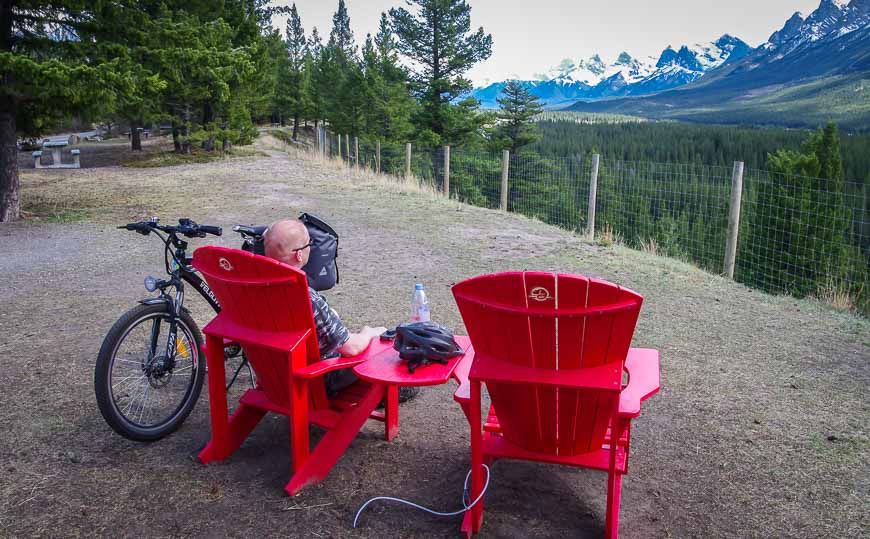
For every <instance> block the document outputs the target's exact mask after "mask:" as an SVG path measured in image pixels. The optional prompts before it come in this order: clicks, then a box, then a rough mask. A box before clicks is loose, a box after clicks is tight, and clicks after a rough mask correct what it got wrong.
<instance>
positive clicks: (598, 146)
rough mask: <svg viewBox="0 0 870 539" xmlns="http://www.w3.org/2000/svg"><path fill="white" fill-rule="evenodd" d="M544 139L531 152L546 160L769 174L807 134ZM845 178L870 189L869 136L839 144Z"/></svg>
mask: <svg viewBox="0 0 870 539" xmlns="http://www.w3.org/2000/svg"><path fill="white" fill-rule="evenodd" d="M537 125H538V128H539V129H540V132H541V134H542V135H543V136H542V137H541V139H540V140H539V141H537V142H536V143H534V144H533V145H531V146H529V150H530V151H533V152H536V153H538V154H540V155H542V156H553V157H565V156H570V155H577V154H582V155H588V154H590V153H600V154H601V155H602V157H603V158H605V159H619V160H623V161H648V162H649V161H651V162H657V163H691V164H704V165H718V166H731V165H732V164H733V163H734V161H743V162H744V163H745V164H746V166H747V167H749V168H757V169H766V168H767V156H768V154H772V153H775V152H776V151H777V150H780V149H791V150H799V149H800V147H801V143H802V142H803V141H805V140H806V138H807V134H808V131H806V130H803V129H782V128H749V127H747V128H742V127H732V126H718V125H698V124H687V123H677V122H642V123H594V124H583V123H577V122H576V121H541V122H538V124H537ZM840 151H841V153H842V157H843V177H844V178H845V179H846V180H849V181H856V182H864V183H870V135H848V134H845V133H843V134H842V135H841V138H840Z"/></svg>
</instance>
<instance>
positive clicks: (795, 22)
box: [759, 0, 870, 55]
mask: <svg viewBox="0 0 870 539" xmlns="http://www.w3.org/2000/svg"><path fill="white" fill-rule="evenodd" d="M868 26H870V1H868V0H852V1H851V2H849V0H822V2H821V4H819V7H818V9H816V10H815V11H814V12H812V13H811V14H810V16H809V17H807V18H806V19H804V17H803V15H802V14H801V13H800V12H796V13H795V14H794V15H792V16H791V18H789V19H788V20H787V21H786V23H785V25H784V26H783V27H782V28H781V29H780V30H777V31H776V32H774V33H773V34H771V35H770V38H768V40H767V42H766V43H764V44H763V45H761V47H759V48H760V49H762V50H767V51H776V52H777V54H779V55H785V54H789V53H791V52H793V51H794V50H796V49H798V48H800V47H801V46H805V45H807V44H810V43H815V42H818V41H822V40H825V39H833V38H837V37H840V36H843V35H846V34H848V33H851V32H854V31H856V30H860V29H862V28H867V27H868Z"/></svg>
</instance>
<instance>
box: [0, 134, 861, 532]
mask: <svg viewBox="0 0 870 539" xmlns="http://www.w3.org/2000/svg"><path fill="white" fill-rule="evenodd" d="M258 145H259V146H260V147H261V148H265V147H266V146H269V145H272V146H273V148H272V149H271V150H269V151H268V153H269V154H270V157H267V158H242V159H234V160H226V161H217V162H211V163H206V164H200V165H183V166H177V167H166V168H156V169H127V168H119V167H107V168H96V169H87V170H66V171H33V170H30V171H27V170H25V171H23V172H22V176H21V177H22V184H23V195H22V196H23V197H24V198H26V197H43V198H45V199H46V200H49V201H51V200H55V201H58V202H60V201H63V202H64V203H65V204H67V206H68V207H69V208H73V209H81V212H78V213H76V212H73V213H68V214H64V215H66V216H67V217H68V218H62V219H59V220H60V221H62V222H48V221H47V220H27V221H23V222H18V223H15V224H11V225H4V226H0V253H2V256H0V274H2V275H3V277H4V279H3V282H2V284H0V345H2V347H3V349H5V350H6V353H5V355H4V361H3V380H4V382H5V383H4V388H3V391H2V392H0V425H2V426H3V434H2V435H0V470H2V480H0V535H2V536H75V535H99V536H254V537H257V536H291V537H443V536H455V535H457V533H458V530H459V522H460V521H459V519H458V518H438V517H434V516H430V515H426V514H424V513H421V512H418V511H415V510H412V509H410V508H405V507H402V506H397V505H388V504H383V503H378V504H375V505H374V506H372V507H371V508H370V509H369V510H368V511H367V512H366V513H365V514H364V515H363V517H362V519H361V526H360V528H359V529H356V530H354V529H352V527H351V523H352V521H353V516H354V513H355V511H356V509H357V508H358V507H359V506H360V505H361V504H362V503H363V502H365V501H366V500H367V499H368V498H370V497H373V496H378V495H393V496H399V497H403V498H409V499H412V500H414V501H417V502H420V503H422V504H425V505H428V506H433V507H435V508H440V509H442V510H453V509H455V508H457V507H459V506H460V494H461V489H462V481H463V478H464V476H465V472H466V470H467V469H468V466H469V445H468V425H467V423H466V421H465V419H464V416H463V415H462V413H461V411H460V409H459V407H458V406H457V405H456V404H455V403H454V402H453V401H452V399H451V396H452V392H453V391H454V388H455V385H453V384H452V383H451V384H449V385H446V386H440V387H436V388H428V389H427V390H426V391H424V392H423V394H421V396H420V397H419V398H417V399H415V400H413V401H411V402H409V403H407V404H405V405H403V406H402V407H401V408H400V433H399V436H398V438H396V439H395V440H394V441H393V442H391V443H386V442H384V441H383V440H382V439H381V436H380V435H381V432H382V427H381V425H380V424H378V423H374V422H370V423H369V424H368V425H367V426H366V427H365V428H364V429H363V431H362V433H360V434H359V435H358V436H357V438H356V440H355V441H354V442H353V443H352V445H351V446H350V448H349V449H348V451H347V452H346V453H345V454H344V456H343V457H342V458H341V459H340V460H339V462H338V464H337V465H336V467H335V468H334V469H333V470H332V473H331V474H330V475H329V477H328V478H327V479H326V480H325V481H324V482H322V483H321V484H319V485H316V486H314V487H311V488H308V489H307V490H305V491H303V493H302V494H300V495H298V496H296V497H292V498H291V497H288V496H286V494H285V493H284V491H283V490H282V487H283V485H284V484H285V483H286V481H287V480H288V478H289V472H290V460H289V459H290V452H289V446H288V444H289V442H288V439H289V436H288V432H287V425H286V421H284V420H282V419H281V418H278V417H270V418H269V419H267V420H265V421H264V422H263V423H261V425H260V426H259V427H258V428H257V429H256V430H255V432H254V434H253V435H252V436H251V438H249V439H248V441H247V442H246V443H245V444H244V445H243V447H242V448H241V449H240V450H239V451H238V452H236V453H235V454H234V455H233V456H232V457H231V458H230V459H229V460H228V461H227V462H226V463H223V464H219V465H210V466H204V465H201V464H200V463H199V462H198V461H197V460H196V454H197V451H198V450H199V449H200V448H201V447H202V446H203V444H205V442H206V441H207V440H208V437H209V426H208V400H207V395H206V392H203V395H202V398H201V401H200V403H199V404H198V405H197V407H196V409H195V410H194V412H193V414H192V415H191V416H190V418H189V419H188V420H187V422H186V423H185V425H184V426H183V427H182V428H181V429H180V430H179V431H178V432H177V433H176V434H174V435H172V436H170V437H168V438H166V439H164V440H162V441H160V442H156V443H151V444H143V443H134V442H130V441H128V440H126V439H123V438H121V437H119V436H117V435H116V434H114V433H113V432H112V431H111V430H110V429H109V428H108V427H107V426H106V424H105V423H104V422H103V419H102V417H101V416H100V414H99V412H98V410H97V406H96V403H95V399H94V391H93V367H94V361H95V357H96V354H97V350H98V349H99V346H100V343H101V341H102V338H103V336H104V335H105V333H106V331H107V330H108V329H109V327H110V326H111V325H112V323H113V322H114V321H115V320H116V319H117V318H118V317H119V316H120V315H121V313H123V312H124V311H125V310H126V309H128V308H130V307H132V306H133V305H134V304H135V302H136V300H137V299H139V298H141V297H143V296H145V295H147V293H146V292H145V291H144V289H143V287H142V284H141V283H142V279H143V278H144V277H145V276H146V275H148V274H153V275H159V274H160V271H161V267H162V266H161V264H162V263H161V256H160V245H159V244H158V243H157V242H156V240H154V239H151V238H144V237H142V236H139V235H136V234H132V233H129V232H124V231H120V230H116V229H115V228H114V226H115V225H118V224H122V223H124V222H127V221H128V220H135V219H140V218H143V217H147V216H150V215H158V216H160V217H161V218H162V219H163V220H164V221H167V222H168V221H172V220H174V219H177V218H178V217H190V218H193V219H194V220H196V221H197V222H200V223H205V224H215V225H222V226H224V227H225V230H226V231H227V233H226V234H225V235H224V237H222V238H220V239H217V240H207V241H201V242H199V244H204V243H207V242H211V243H218V244H222V245H237V244H238V243H239V242H238V238H237V237H234V236H235V235H234V234H232V233H231V232H229V227H230V226H231V225H232V224H234V223H244V224H268V223H269V222H271V221H273V220H275V219H277V218H279V217H283V216H287V215H294V214H297V213H298V212H300V211H303V210H304V211H309V212H312V213H315V214H318V215H320V216H322V217H324V218H325V219H326V220H327V221H329V222H330V223H331V224H333V226H334V227H335V228H336V229H337V230H338V231H339V232H340V234H341V254H340V258H339V263H340V269H341V284H340V285H339V286H338V287H337V288H335V289H334V290H332V291H330V292H327V293H326V295H327V297H328V298H329V300H330V302H331V303H332V304H333V306H334V307H335V308H336V310H337V311H338V312H339V313H341V315H342V317H343V318H344V319H345V321H346V322H347V323H348V325H350V326H352V327H359V326H360V325H362V324H366V323H369V324H371V323H377V324H383V325H392V324H395V323H397V322H401V321H403V320H404V319H405V318H406V316H407V313H406V311H407V309H408V302H409V297H410V292H411V289H412V284H413V283H414V282H416V281H419V282H423V283H424V284H425V285H426V288H427V290H428V292H429V294H430V296H431V299H430V301H431V304H432V311H433V318H434V319H435V320H437V321H439V322H442V323H444V324H445V325H447V326H450V327H452V328H454V329H455V330H456V331H457V332H458V333H463V332H464V331H463V328H462V324H461V320H460V317H459V314H458V311H457V309H456V306H455V303H454V302H453V299H452V297H451V295H450V290H449V286H450V285H451V284H452V283H455V282H457V281H459V280H461V279H464V278H466V277H470V276H473V275H477V274H481V273H485V272H493V271H500V270H507V269H520V270H523V269H527V270H558V271H563V272H574V273H584V274H588V275H593V276H598V277H603V278H605V279H608V280H611V281H614V282H617V283H620V284H623V285H626V286H629V287H631V288H633V289H635V290H637V291H639V292H640V293H642V294H643V295H644V296H645V298H646V301H645V303H644V308H643V311H642V313H641V317H640V322H639V325H638V329H637V332H636V335H635V340H634V344H635V346H643V347H652V348H657V349H659V350H660V351H661V357H662V384H663V389H662V391H661V393H660V394H658V395H656V396H654V397H653V398H651V399H650V400H649V401H647V403H646V406H645V407H644V409H643V412H642V415H641V417H640V418H639V419H638V420H636V421H635V423H634V429H633V433H632V434H633V440H632V461H631V470H630V473H629V475H627V476H626V478H625V480H624V482H623V497H622V511H621V518H620V529H621V531H622V535H623V536H624V537H628V538H631V537H644V538H645V537H713V536H715V537H782V536H794V537H822V536H849V537H855V536H867V534H868V532H867V530H868V529H870V518H868V511H867V507H868V473H867V472H868V469H867V462H868V453H870V451H868V432H867V428H868V424H870V422H868V418H870V410H868V404H870V403H868V398H867V395H868V393H867V387H868V382H870V371H868V367H867V362H868V359H870V324H868V322H867V321H866V320H862V319H859V318H857V317H854V316H852V315H849V314H844V313H838V312H835V311H833V310H831V309H830V308H828V307H826V306H824V305H821V304H818V303H814V302H811V301H797V300H794V299H790V298H785V297H772V296H768V295H765V294H762V293H760V292H757V291H753V290H749V289H747V288H745V287H743V286H741V285H737V284H734V283H732V282H729V281H727V280H725V279H722V278H720V277H717V276H713V275H710V274H707V273H703V272H701V271H699V270H697V269H694V268H693V267H691V266H689V265H686V264H683V263H680V262H676V261H673V260H668V259H663V258H657V257H653V256H650V255H647V254H644V253H640V252H635V251H630V250H626V249H622V248H620V247H608V248H605V247H601V246H597V245H593V244H589V243H586V242H584V241H582V240H580V239H579V238H577V237H576V236H573V235H572V234H570V233H567V232H565V231H562V230H559V229H556V228H553V227H550V226H547V225H544V224H541V223H538V222H535V221H531V220H528V219H525V218H523V217H521V216H517V215H509V214H504V213H500V212H497V211H491V210H485V209H479V208H473V207H469V206H465V205H462V204H459V203H457V202H454V201H446V200H443V199H441V198H438V197H436V196H434V195H432V194H427V193H420V192H416V191H415V190H414V189H405V188H402V187H399V186H395V185H391V184H388V183H386V182H383V181H378V180H374V179H372V178H367V177H352V176H351V175H350V174H349V173H348V172H346V171H343V170H340V169H338V168H336V167H334V166H332V165H330V164H320V163H316V162H313V161H310V160H304V159H300V158H299V157H297V156H295V155H294V156H292V157H288V155H287V154H285V153H283V152H280V151H277V150H278V149H281V148H280V147H279V146H281V144H280V143H278V142H277V141H275V140H274V139H271V138H270V137H265V138H264V139H260V141H259V142H258ZM70 219H74V220H70ZM190 297H191V298H192V299H191V300H190V303H189V304H190V305H191V307H192V308H193V309H194V312H195V314H196V315H197V318H198V320H199V321H200V322H201V323H203V324H204V323H205V322H207V321H208V318H209V317H208V312H207V310H205V306H204V305H203V304H202V302H200V301H199V299H198V298H193V297H192V295H191V296H190ZM493 472H494V473H493V479H492V483H491V485H490V492H489V493H488V495H487V497H486V513H485V524H484V528H483V533H482V534H481V536H482V537H524V536H530V537H531V536H535V537H586V536H588V537H597V536H600V535H601V534H602V533H603V529H604V515H605V493H606V484H605V475H604V474H603V473H600V472H593V471H587V470H575V469H569V468H563V467H556V466H551V465H543V464H529V463H522V462H510V461H506V462H499V463H497V464H496V466H495V467H494V470H493Z"/></svg>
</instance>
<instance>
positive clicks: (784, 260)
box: [325, 135, 870, 315]
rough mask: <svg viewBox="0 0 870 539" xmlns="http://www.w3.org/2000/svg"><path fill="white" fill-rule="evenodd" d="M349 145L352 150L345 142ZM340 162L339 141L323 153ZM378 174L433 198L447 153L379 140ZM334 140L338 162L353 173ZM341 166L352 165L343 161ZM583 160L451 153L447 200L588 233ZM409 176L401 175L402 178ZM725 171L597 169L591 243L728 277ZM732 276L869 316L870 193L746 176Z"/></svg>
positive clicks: (587, 168) (366, 163)
mask: <svg viewBox="0 0 870 539" xmlns="http://www.w3.org/2000/svg"><path fill="white" fill-rule="evenodd" d="M352 140H353V139H352V138H351V144H353V142H352ZM325 146H326V148H327V150H325V151H329V152H332V155H333V156H335V157H337V156H338V155H339V150H338V137H337V136H334V135H333V136H330V137H328V143H327V144H326V145H325ZM379 146H380V163H379V165H380V171H381V173H383V174H388V175H393V176H396V177H399V178H406V177H407V178H410V179H412V180H413V181H416V182H418V183H419V184H420V186H422V187H426V188H428V189H429V190H432V191H436V192H442V193H443V190H444V184H445V172H446V167H445V162H444V158H445V151H444V148H426V147H418V146H412V148H411V155H410V162H409V161H408V154H407V153H406V152H407V146H406V145H405V144H399V143H387V142H382V143H381V144H380V145H379ZM354 150H355V148H354V147H353V146H351V147H350V148H348V145H347V143H346V142H345V140H344V138H342V140H341V155H342V158H343V159H344V160H345V161H347V162H348V163H350V164H354V165H355V164H356V161H355V158H356V156H355V154H354ZM359 154H360V156H359V159H360V161H359V163H360V164H359V166H360V167H361V168H363V169H368V170H372V171H375V170H377V168H378V159H377V154H378V145H377V143H375V142H371V141H363V140H360V141H359ZM348 160H349V161H348ZM592 161H593V160H592V156H590V155H582V154H577V155H574V156H567V157H543V156H540V155H537V154H531V153H529V154H524V153H520V154H519V155H514V156H509V158H508V161H507V166H508V167H507V190H506V192H504V193H503V192H502V178H503V173H504V169H503V166H504V163H503V155H502V152H501V151H486V150H480V149H468V148H463V147H456V148H451V150H450V163H449V180H450V196H451V198H454V199H457V200H460V201H462V202H465V203H468V204H472V205H476V206H482V207H486V208H493V209H495V208H499V207H500V204H501V201H502V197H503V196H504V198H505V199H506V203H507V210H508V211H512V212H517V213H522V214H524V215H527V216H529V217H533V218H536V219H539V220H541V221H543V222H546V223H549V224H553V225H556V226H559V227H562V228H565V229H568V230H572V231H575V232H582V231H585V230H586V229H587V226H588V224H589V223H588V215H589V193H590V185H591V178H592V174H593V165H592ZM409 168H410V175H409V174H408V169H409ZM732 173H733V171H732V169H731V168H728V167H717V166H706V165H700V164H674V163H650V162H632V161H621V160H611V159H605V160H601V161H600V162H599V168H598V174H597V196H596V200H595V230H596V231H597V232H598V235H599V237H601V236H602V235H603V236H606V237H609V239H610V240H611V241H614V242H617V243H622V244H624V245H626V246H629V247H632V248H637V249H642V250H645V251H648V252H652V253H655V254H659V255H663V256H669V257H674V258H678V259H681V260H684V261H687V262H690V263H692V264H695V265H697V266H698V267H700V268H703V269H705V270H707V271H710V272H713V273H720V274H721V273H723V272H725V268H724V265H725V254H726V253H725V251H726V245H727V243H728V234H729V224H728V222H729V213H730V209H731V200H730V199H731V185H732V183H731V182H732ZM743 174H744V176H743V177H744V182H743V191H742V193H741V211H740V225H739V229H738V242H737V246H738V247H737V253H736V262H735V269H734V279H735V280H737V281H739V282H742V283H744V284H746V285H748V286H751V287H753V288H758V289H761V290H764V291H767V292H771V293H777V294H790V295H793V296H795V297H816V298H818V299H821V300H823V301H826V302H828V303H830V304H833V305H834V306H836V307H839V308H844V309H849V310H855V311H858V312H860V313H862V314H864V315H870V188H868V185H867V184H865V183H860V182H848V181H845V182H844V181H841V180H825V179H819V178H806V177H801V176H796V175H783V174H776V173H773V172H768V171H764V170H756V169H746V170H745V171H744V173H743Z"/></svg>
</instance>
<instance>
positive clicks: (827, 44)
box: [570, 0, 870, 128]
mask: <svg viewBox="0 0 870 539" xmlns="http://www.w3.org/2000/svg"><path fill="white" fill-rule="evenodd" d="M724 37H726V36H723V38H724ZM722 44H724V43H722ZM722 44H720V45H722ZM720 48H721V47H720ZM741 49H742V48H741ZM681 53H682V54H681ZM699 56H700V57H707V58H716V56H717V54H716V52H715V51H712V50H711V51H710V54H709V55H704V54H700V55H699V54H698V51H695V54H692V55H688V54H686V53H685V52H684V51H682V49H681V50H680V51H675V50H670V51H669V50H667V49H666V50H665V52H664V53H663V54H662V57H661V58H660V59H659V60H660V62H659V63H661V64H667V67H668V69H669V70H670V71H668V72H667V73H666V72H665V71H664V68H665V66H664V65H659V66H658V69H659V70H661V71H660V73H659V75H660V76H665V75H667V76H669V77H675V78H677V77H680V76H684V77H688V75H687V74H686V72H687V71H689V72H694V69H696V68H697V66H696V65H695V64H694V63H693V62H694V61H695V60H698V58H699ZM714 63H715V62H714ZM868 76H870V0H851V1H847V0H821V2H820V4H819V6H818V8H817V9H816V10H815V11H813V12H812V13H810V14H809V16H806V17H805V16H804V15H802V14H800V13H795V14H794V15H792V16H791V17H790V18H789V19H788V20H786V21H785V24H783V26H782V27H781V28H780V29H778V30H776V31H775V32H773V33H772V34H771V35H770V37H769V38H768V39H767V41H766V42H765V43H763V44H761V45H760V46H759V47H757V48H755V49H753V50H749V51H745V50H738V49H734V50H732V52H731V54H730V55H729V57H728V58H727V59H726V60H725V61H724V62H721V63H719V65H718V66H716V67H713V68H712V69H708V70H706V71H705V72H704V73H703V74H702V76H699V77H698V78H697V79H696V80H694V81H693V82H690V83H688V84H686V85H684V86H683V87H680V88H679V91H675V90H668V91H659V90H655V89H653V90H652V91H648V90H649V89H648V88H644V87H642V86H641V85H640V84H634V85H632V87H631V89H632V90H634V92H631V91H630V92H627V93H625V94H624V95H625V96H626V97H623V98H618V99H610V100H606V101H601V100H598V101H595V100H593V99H585V100H582V101H578V102H577V103H575V104H574V105H572V106H571V107H570V108H571V109H572V110H580V111H586V112H615V113H622V114H640V115H643V116H648V117H668V118H687V119H692V120H694V121H703V119H705V118H706V119H711V121H714V120H713V119H715V121H723V119H724V120H728V119H730V120H731V121H744V122H745V121H747V119H752V118H755V119H757V120H758V121H759V122H764V123H783V124H785V125H802V124H801V121H802V118H804V117H806V120H805V121H806V122H813V121H818V119H819V118H822V119H824V118H828V117H829V116H833V115H835V114H839V116H838V118H840V121H842V122H847V123H849V124H850V125H857V126H862V128H866V127H865V126H866V125H867V124H866V123H862V122H868V121H870V112H868V109H867V108H866V101H861V100H862V97H861V96H862V95H866V94H865V93H864V83H863V80H865V79H866V78H867V77H868ZM670 84H672V85H674V86H676V82H674V81H671V82H670ZM674 86H672V87H674ZM844 101H847V102H848V103H855V106H854V107H852V108H848V107H847V108H843V109H841V111H840V112H837V111H836V110H835V108H834V107H832V105H831V103H842V102H844ZM796 103H800V104H796ZM801 107H804V108H803V109H802V108H801ZM826 110H830V112H829V113H827V114H826V113H825V111H826ZM721 111H729V112H728V114H724V113H722V112H721ZM803 111H806V112H807V114H806V115H803V114H801V112H803ZM813 111H815V112H816V113H817V114H816V115H815V116H813V115H812V113H813ZM842 111H848V112H842ZM862 114H863V115H864V116H861V118H867V120H861V119H856V118H858V116H860V115H862ZM753 115H754V116H753Z"/></svg>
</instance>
